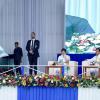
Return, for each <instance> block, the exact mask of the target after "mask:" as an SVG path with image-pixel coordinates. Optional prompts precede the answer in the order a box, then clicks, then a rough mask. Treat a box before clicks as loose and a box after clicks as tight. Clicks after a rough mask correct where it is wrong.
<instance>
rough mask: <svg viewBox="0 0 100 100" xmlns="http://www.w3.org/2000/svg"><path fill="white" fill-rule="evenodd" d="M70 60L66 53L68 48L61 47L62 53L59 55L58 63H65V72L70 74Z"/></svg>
mask: <svg viewBox="0 0 100 100" xmlns="http://www.w3.org/2000/svg"><path fill="white" fill-rule="evenodd" d="M69 61H70V56H68V55H66V49H64V48H62V49H61V55H60V56H59V57H58V64H60V65H64V74H65V75H68V72H69V67H68V65H69Z"/></svg>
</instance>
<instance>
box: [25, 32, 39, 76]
mask: <svg viewBox="0 0 100 100" xmlns="http://www.w3.org/2000/svg"><path fill="white" fill-rule="evenodd" d="M35 37H36V33H35V32H32V33H31V40H28V42H27V45H26V50H27V52H28V60H29V64H30V65H31V66H30V68H32V65H37V60H38V57H39V52H38V50H39V47H40V42H39V40H36V38H35ZM36 70H37V66H34V74H35V75H37V71H36ZM29 73H30V74H31V75H32V69H30V70H29Z"/></svg>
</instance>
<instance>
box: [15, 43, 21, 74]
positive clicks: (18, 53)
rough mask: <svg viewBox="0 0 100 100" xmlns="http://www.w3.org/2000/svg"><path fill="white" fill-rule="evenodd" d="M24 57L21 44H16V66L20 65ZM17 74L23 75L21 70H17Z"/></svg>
mask: <svg viewBox="0 0 100 100" xmlns="http://www.w3.org/2000/svg"><path fill="white" fill-rule="evenodd" d="M22 57H23V51H22V48H21V47H19V43H18V42H15V49H14V65H17V66H18V65H20V63H21V61H22ZM16 73H19V74H21V68H17V69H16Z"/></svg>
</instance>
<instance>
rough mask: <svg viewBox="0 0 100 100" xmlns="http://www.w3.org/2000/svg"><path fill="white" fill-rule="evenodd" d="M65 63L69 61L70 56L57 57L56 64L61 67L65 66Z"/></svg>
mask: <svg viewBox="0 0 100 100" xmlns="http://www.w3.org/2000/svg"><path fill="white" fill-rule="evenodd" d="M66 61H70V56H68V55H64V56H63V55H61V56H59V57H58V63H59V64H62V65H66Z"/></svg>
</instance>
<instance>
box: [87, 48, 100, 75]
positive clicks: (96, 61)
mask: <svg viewBox="0 0 100 100" xmlns="http://www.w3.org/2000/svg"><path fill="white" fill-rule="evenodd" d="M88 62H89V64H90V65H95V66H99V67H100V48H96V56H94V57H93V58H91V59H88ZM90 73H95V74H96V75H97V74H98V70H96V69H91V70H90Z"/></svg>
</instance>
